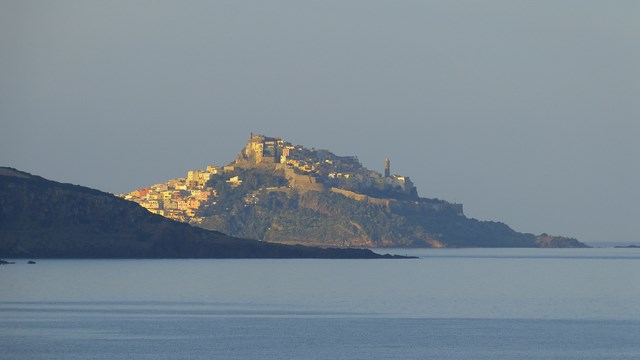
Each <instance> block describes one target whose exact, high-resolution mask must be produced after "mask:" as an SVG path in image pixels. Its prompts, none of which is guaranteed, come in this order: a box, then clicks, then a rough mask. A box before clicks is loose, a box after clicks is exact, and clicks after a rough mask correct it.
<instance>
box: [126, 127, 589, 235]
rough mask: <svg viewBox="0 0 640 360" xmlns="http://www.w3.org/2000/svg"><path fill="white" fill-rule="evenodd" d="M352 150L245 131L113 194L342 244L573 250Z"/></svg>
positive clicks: (200, 221) (167, 212) (186, 215)
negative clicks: (239, 141)
mask: <svg viewBox="0 0 640 360" xmlns="http://www.w3.org/2000/svg"><path fill="white" fill-rule="evenodd" d="M381 165H383V166H382V169H383V171H382V172H377V171H374V170H370V169H367V168H366V167H364V166H363V165H362V164H361V163H360V161H359V160H358V158H357V157H355V156H339V155H336V154H334V153H332V152H330V151H328V150H318V149H314V148H306V147H304V146H301V145H293V144H292V143H290V142H288V141H285V140H283V139H281V138H277V137H268V136H264V135H257V134H251V135H250V137H249V140H248V141H247V143H246V145H245V146H244V147H243V148H242V150H241V151H240V152H239V153H238V155H237V156H236V158H235V160H234V161H232V162H231V163H229V164H227V165H223V166H213V165H209V166H206V167H205V168H204V169H200V170H192V171H189V172H188V173H187V174H186V177H183V178H178V179H173V180H169V181H167V182H164V183H158V184H155V185H152V186H149V187H146V188H142V189H138V190H135V191H132V192H130V193H128V194H122V195H119V196H120V197H123V198H125V199H127V200H131V201H135V202H137V203H139V204H140V205H142V206H143V207H144V208H146V209H147V210H149V211H150V212H152V213H155V214H159V215H162V216H165V217H167V218H170V219H173V220H178V221H182V222H187V223H190V224H192V225H196V226H199V227H203V228H205V229H210V230H217V231H221V232H223V233H226V234H229V235H232V236H236V237H241V238H249V239H256V240H262V241H267V242H279V243H286V244H304V245H315V246H338V247H399V246H400V247H401V246H415V247H419V246H426V247H464V246H478V247H488V246H494V247H495V246H501V247H574V246H581V244H580V243H579V242H577V241H576V240H575V239H568V238H562V237H555V236H548V235H546V234H543V235H540V236H535V235H533V234H526V233H519V232H517V231H514V230H513V229H511V228H510V227H508V226H507V225H505V224H503V223H500V222H493V221H479V220H476V219H470V218H467V217H466V216H465V215H464V212H463V207H462V204H455V203H450V202H447V201H444V200H439V199H433V198H423V197H419V196H418V191H417V189H416V187H415V185H414V184H413V182H412V181H411V179H409V177H407V176H403V175H397V174H393V173H392V171H391V161H390V160H389V159H385V160H384V162H382V161H381Z"/></svg>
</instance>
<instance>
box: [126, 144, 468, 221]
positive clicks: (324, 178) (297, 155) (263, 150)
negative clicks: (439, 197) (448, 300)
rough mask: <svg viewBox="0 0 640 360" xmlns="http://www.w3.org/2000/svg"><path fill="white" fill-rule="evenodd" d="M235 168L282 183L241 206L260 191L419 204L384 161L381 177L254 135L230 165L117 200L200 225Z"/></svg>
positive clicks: (237, 181)
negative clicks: (219, 184) (220, 183)
mask: <svg viewBox="0 0 640 360" xmlns="http://www.w3.org/2000/svg"><path fill="white" fill-rule="evenodd" d="M238 169H257V170H260V171H272V172H275V173H279V174H281V176H282V177H283V179H286V183H284V184H282V186H276V187H273V186H269V187H263V188H260V187H259V188H258V189H255V190H254V191H252V192H251V193H249V194H246V196H245V199H244V202H245V205H246V206H250V205H254V204H256V203H258V202H259V201H260V198H259V193H260V190H264V189H266V190H268V191H291V190H295V191H298V192H303V193H304V192H307V191H331V192H334V193H337V194H341V195H343V196H345V197H349V198H352V199H355V200H359V201H366V202H371V203H379V204H384V205H387V206H391V204H393V203H396V202H397V200H414V201H419V200H420V198H419V197H418V192H417V189H416V187H415V185H414V184H413V182H412V181H411V180H410V179H409V177H408V176H402V175H397V174H392V173H391V162H390V160H389V159H385V160H384V173H379V172H377V171H373V170H369V169H367V168H365V167H364V166H363V165H362V164H361V163H360V161H359V160H358V158H357V157H356V156H338V155H335V154H333V153H331V152H330V151H328V150H316V149H313V148H312V149H308V148H305V147H303V146H301V145H293V144H291V143H290V142H287V141H285V140H283V139H280V138H276V137H267V136H264V135H257V134H251V136H250V138H249V141H248V142H247V145H246V146H245V148H244V149H242V151H241V152H240V153H239V154H238V156H237V157H236V160H235V161H234V162H232V163H231V164H228V165H225V166H213V165H209V166H207V167H206V168H205V169H201V170H192V171H189V172H188V173H187V176H186V177H183V178H177V179H172V180H169V181H167V182H165V183H159V184H155V185H152V186H149V187H146V188H142V189H138V190H135V191H132V192H130V193H128V194H120V195H118V196H119V197H122V198H125V199H126V200H131V201H135V202H137V203H139V204H140V205H142V206H143V207H144V208H146V209H147V210H149V211H150V212H152V213H154V214H159V215H162V216H165V217H167V218H170V219H173V220H177V221H182V222H189V223H193V224H200V223H202V220H203V218H204V216H205V215H206V214H207V210H208V209H210V208H211V207H215V206H216V205H217V204H218V201H217V200H218V192H219V191H220V189H216V188H215V187H214V185H213V184H212V181H211V180H212V179H213V178H214V177H224V180H225V183H226V184H227V185H229V186H230V187H231V188H235V187H238V186H240V185H241V184H242V182H243V178H242V176H241V175H238V172H237V170H238ZM225 175H228V176H226V177H225ZM423 203H424V201H423ZM423 206H432V207H434V208H436V207H437V208H445V207H448V208H450V209H453V210H454V211H456V212H459V213H460V214H462V205H461V204H448V203H445V202H442V201H432V202H431V204H429V205H426V203H425V204H423Z"/></svg>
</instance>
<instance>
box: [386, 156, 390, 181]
mask: <svg viewBox="0 0 640 360" xmlns="http://www.w3.org/2000/svg"><path fill="white" fill-rule="evenodd" d="M389 176H391V161H389V158H386V159H384V177H386V178H388V177H389Z"/></svg>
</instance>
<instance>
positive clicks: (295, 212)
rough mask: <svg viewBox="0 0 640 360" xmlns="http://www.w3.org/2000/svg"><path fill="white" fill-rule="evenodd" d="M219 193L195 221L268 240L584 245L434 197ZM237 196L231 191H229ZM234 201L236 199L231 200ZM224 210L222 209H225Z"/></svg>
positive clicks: (367, 244) (237, 190)
mask: <svg viewBox="0 0 640 360" xmlns="http://www.w3.org/2000/svg"><path fill="white" fill-rule="evenodd" d="M227 191H228V192H225V191H224V190H223V191H222V196H221V197H220V198H219V205H221V206H217V207H210V208H208V209H207V211H208V212H207V213H206V214H205V216H204V219H203V220H202V222H201V223H200V224H199V226H202V227H205V228H210V229H219V230H221V231H224V232H226V233H229V234H234V235H235V236H240V237H248V238H255V239H262V240H265V241H270V242H281V243H289V244H307V245H316V246H341V247H350V246H355V247H585V246H586V245H584V244H582V243H580V242H579V241H577V240H575V239H568V238H563V237H555V236H548V235H545V236H539V237H536V236H535V235H533V234H525V233H520V232H517V231H515V230H513V229H511V228H510V227H508V226H507V225H505V224H503V223H499V222H491V221H479V220H476V219H469V218H467V217H465V216H464V215H463V214H462V213H461V209H460V208H459V207H458V206H451V205H455V204H448V203H446V202H442V201H436V200H433V199H431V200H430V199H422V200H421V201H418V202H416V201H401V200H393V199H392V200H389V199H386V200H385V201H375V198H374V200H373V201H372V199H371V198H370V197H362V198H357V199H356V198H353V197H347V196H344V194H342V193H341V192H332V191H307V192H303V193H300V192H298V191H297V190H296V189H279V190H275V189H273V190H258V191H254V192H250V193H251V194H252V196H251V197H250V199H251V200H252V202H251V203H249V204H247V202H243V201H238V200H237V199H243V198H244V199H246V198H247V197H246V196H243V195H242V194H244V192H243V189H242V187H237V188H235V189H228V190H227ZM234 194H235V195H234ZM234 199H235V200H234ZM222 209H224V210H222Z"/></svg>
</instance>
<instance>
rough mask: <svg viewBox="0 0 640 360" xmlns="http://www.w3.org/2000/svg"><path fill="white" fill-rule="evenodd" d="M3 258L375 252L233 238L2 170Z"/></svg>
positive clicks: (0, 221) (78, 188)
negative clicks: (287, 244) (285, 244)
mask: <svg viewBox="0 0 640 360" xmlns="http://www.w3.org/2000/svg"><path fill="white" fill-rule="evenodd" d="M0 256H1V257H8V258H19V257H30V258H226V257H229V258H250V257H251V258H268V257H274V258H288V257H316V258H375V257H378V256H377V255H375V254H373V253H372V252H370V251H368V250H357V249H350V250H346V251H345V250H341V249H315V248H309V247H303V246H284V245H280V244H268V243H264V242H259V241H254V240H247V239H239V238H233V237H230V236H227V235H224V234H222V233H220V232H217V231H209V230H205V229H202V228H196V227H193V226H190V225H188V224H186V223H179V222H175V221H172V220H169V219H166V218H163V217H162V216H159V215H154V214H151V213H149V212H148V211H147V210H146V209H144V208H142V207H140V206H139V205H138V204H136V203H133V202H130V201H126V200H123V199H120V198H117V197H115V196H113V195H111V194H107V193H104V192H101V191H98V190H93V189H89V188H86V187H82V186H77V185H70V184H61V183H57V182H54V181H50V180H46V179H44V178H41V177H38V176H32V175H30V174H27V173H24V172H20V171H17V170H14V169H10V168H0Z"/></svg>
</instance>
